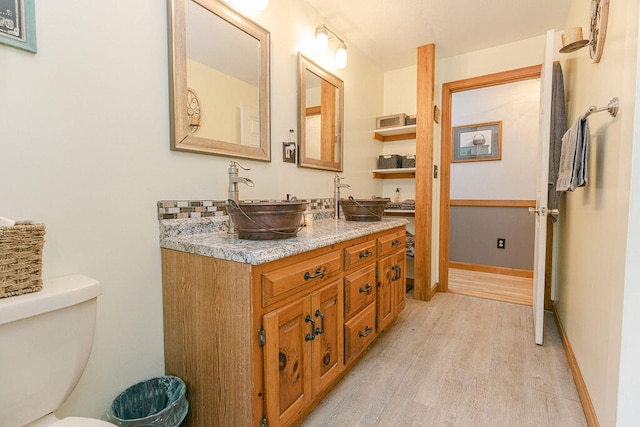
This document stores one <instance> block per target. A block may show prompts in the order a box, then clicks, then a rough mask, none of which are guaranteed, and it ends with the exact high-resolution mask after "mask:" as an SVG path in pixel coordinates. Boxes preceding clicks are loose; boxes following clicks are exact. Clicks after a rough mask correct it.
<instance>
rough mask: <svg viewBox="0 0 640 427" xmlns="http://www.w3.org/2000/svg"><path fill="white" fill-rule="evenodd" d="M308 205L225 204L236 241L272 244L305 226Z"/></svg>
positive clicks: (295, 203)
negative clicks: (261, 241)
mask: <svg viewBox="0 0 640 427" xmlns="http://www.w3.org/2000/svg"><path fill="white" fill-rule="evenodd" d="M307 205H308V203H307V202H299V201H295V202H288V201H252V200H245V201H241V202H238V203H233V202H229V203H227V204H225V208H226V209H227V214H229V217H230V218H231V221H233V225H234V226H235V229H236V231H237V232H238V238H240V239H247V240H274V239H287V238H290V237H295V236H296V234H298V231H300V230H301V229H302V227H303V226H304V225H303V224H302V215H303V213H304V210H305V209H306V207H307Z"/></svg>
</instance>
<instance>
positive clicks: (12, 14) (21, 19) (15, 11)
mask: <svg viewBox="0 0 640 427" xmlns="http://www.w3.org/2000/svg"><path fill="white" fill-rule="evenodd" d="M34 3H35V0H0V43H2V44H6V45H8V46H13V47H17V48H18V49H24V50H27V51H29V52H33V53H36V52H37V51H36V16H35V15H36V10H35V4H34Z"/></svg>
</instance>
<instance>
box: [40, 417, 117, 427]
mask: <svg viewBox="0 0 640 427" xmlns="http://www.w3.org/2000/svg"><path fill="white" fill-rule="evenodd" d="M107 426H108V427H113V424H111V423H108V422H106V421H102V420H97V419H94V418H81V417H67V418H63V419H61V420H60V421H56V422H55V423H53V424H51V426H50V427H107Z"/></svg>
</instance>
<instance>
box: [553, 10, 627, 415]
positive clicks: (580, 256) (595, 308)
mask: <svg viewBox="0 0 640 427" xmlns="http://www.w3.org/2000/svg"><path fill="white" fill-rule="evenodd" d="M589 13H590V4H588V3H586V2H580V1H574V2H573V4H572V6H571V10H570V13H569V17H568V19H567V22H566V24H565V27H566V28H569V27H573V26H578V25H582V26H583V28H586V26H587V25H588V23H589V21H588V17H589ZM639 13H640V12H639V5H638V1H637V0H628V1H627V0H620V1H616V2H611V3H610V10H609V21H608V26H607V36H606V44H605V48H604V53H603V56H602V59H601V61H600V62H599V63H597V64H592V63H591V59H590V58H589V53H588V51H587V49H583V50H579V51H577V52H574V53H572V54H569V55H562V56H559V55H558V56H557V58H558V59H559V60H560V61H561V64H562V67H563V70H564V78H565V91H566V94H567V96H566V99H567V104H568V112H567V113H568V114H567V118H568V122H569V123H573V122H574V121H575V120H576V119H577V118H578V116H579V115H581V114H583V113H584V112H585V110H586V109H587V108H588V107H589V106H590V105H592V104H596V105H598V106H603V105H606V104H607V103H608V102H609V100H610V99H611V98H612V97H614V96H618V97H620V112H619V114H618V116H617V118H612V117H610V116H609V115H608V114H607V113H606V112H605V113H598V114H595V115H592V116H591V117H590V118H589V125H590V131H591V149H590V150H591V152H590V158H589V169H588V170H589V183H588V185H587V186H586V187H585V188H581V189H578V190H576V191H575V192H574V193H567V194H566V196H565V197H564V200H561V205H560V212H561V215H560V223H559V230H560V233H559V248H560V250H559V254H558V255H559V257H558V292H556V299H557V307H558V310H559V313H560V318H561V320H562V323H563V324H564V326H565V329H566V332H567V335H568V338H569V340H570V342H571V345H572V347H573V351H574V353H575V355H576V360H577V363H578V365H579V367H580V370H581V372H582V375H583V377H584V380H585V383H586V386H587V389H588V391H589V395H590V397H591V400H592V402H593V406H594V408H595V411H596V415H597V417H598V420H599V422H600V424H601V425H603V426H613V425H637V424H638V421H639V418H638V412H637V411H638V409H637V402H638V390H637V387H636V388H635V389H634V387H633V385H634V383H635V384H637V383H638V371H637V368H635V369H634V368H631V367H630V364H629V362H628V359H627V363H626V364H621V362H620V356H621V354H625V355H626V356H627V357H628V356H630V355H634V354H635V355H637V354H638V352H639V348H640V347H639V344H640V343H639V340H638V334H637V331H638V327H637V324H635V325H633V323H632V322H633V320H634V314H633V313H634V311H635V312H637V310H638V307H637V305H635V304H634V302H637V293H635V295H636V298H635V299H631V300H630V301H629V302H627V301H626V298H627V296H628V297H629V298H634V289H636V288H637V284H638V274H639V273H638V271H637V269H633V268H632V269H629V270H627V269H628V268H629V267H630V266H629V265H627V262H628V261H630V262H632V263H635V264H637V236H634V235H633V234H632V233H633V232H634V231H636V230H635V229H634V228H633V227H629V225H630V224H631V223H630V222H629V221H630V214H631V215H632V216H631V218H637V212H636V210H635V209H633V210H631V211H630V197H631V199H632V200H636V199H637V195H636V194H634V193H637V192H638V190H637V189H636V188H633V191H634V193H632V192H631V191H632V188H631V177H632V172H633V173H635V174H637V170H636V168H637V157H636V159H635V160H636V161H635V163H632V159H633V157H632V154H633V150H632V147H633V145H634V144H635V146H636V147H637V144H638V136H637V133H634V132H637V129H634V126H636V125H637V123H636V121H637V119H636V118H635V117H634V115H635V114H636V113H637V110H636V109H635V104H636V99H635V96H634V95H635V94H636V93H637V92H636V83H637V78H638V75H637V70H638V68H637V56H638V46H637V42H638V17H639ZM635 155H636V156H637V153H635ZM632 166H634V168H632ZM634 206H635V205H634ZM628 239H630V240H629V247H627V241H628ZM634 255H635V256H634ZM627 260H628V261H627ZM627 291H629V292H627ZM623 332H624V333H625V336H626V338H625V340H624V341H623V340H622V334H623ZM636 360H637V359H636ZM636 363H637V362H636ZM618 392H620V396H619V395H618ZM623 393H625V396H623ZM627 393H628V395H627ZM619 398H621V399H622V400H620V401H619ZM630 400H631V401H633V402H635V403H630ZM618 403H620V404H621V405H622V404H623V403H624V407H623V406H621V407H620V408H618ZM634 406H636V407H635V408H634ZM617 413H618V414H617Z"/></svg>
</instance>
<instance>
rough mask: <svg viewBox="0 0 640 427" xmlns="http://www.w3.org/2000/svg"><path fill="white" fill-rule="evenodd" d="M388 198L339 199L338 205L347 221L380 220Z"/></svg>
mask: <svg viewBox="0 0 640 427" xmlns="http://www.w3.org/2000/svg"><path fill="white" fill-rule="evenodd" d="M389 201H390V199H387V198H382V197H376V198H373V199H354V198H353V197H349V198H348V199H340V207H341V208H342V212H344V219H346V220H347V221H380V220H381V219H382V217H383V216H384V210H385V208H386V207H387V203H389Z"/></svg>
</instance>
